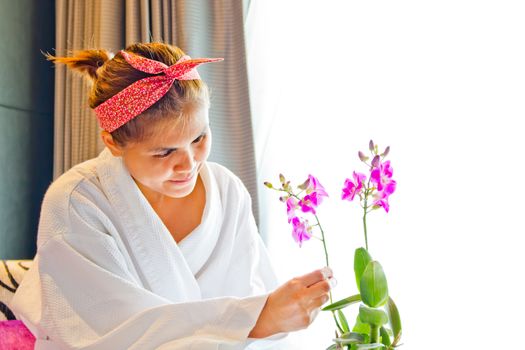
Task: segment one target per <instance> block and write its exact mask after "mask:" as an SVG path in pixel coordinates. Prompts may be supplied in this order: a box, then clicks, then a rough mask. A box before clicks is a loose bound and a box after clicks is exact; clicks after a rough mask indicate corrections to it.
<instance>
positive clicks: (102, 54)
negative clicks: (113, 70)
mask: <svg viewBox="0 0 525 350" xmlns="http://www.w3.org/2000/svg"><path fill="white" fill-rule="evenodd" d="M110 55H111V54H110V53H109V52H108V51H106V50H80V51H74V52H73V53H72V55H71V56H68V57H57V56H53V55H51V54H49V53H45V54H44V56H46V58H47V59H48V60H49V61H52V62H54V63H62V64H65V65H67V66H68V67H69V68H70V69H72V70H74V71H77V72H79V73H82V74H85V75H88V76H89V77H90V78H91V79H93V80H95V79H97V69H99V68H100V67H102V66H103V65H104V63H106V62H107V61H109V60H110V59H111V57H110Z"/></svg>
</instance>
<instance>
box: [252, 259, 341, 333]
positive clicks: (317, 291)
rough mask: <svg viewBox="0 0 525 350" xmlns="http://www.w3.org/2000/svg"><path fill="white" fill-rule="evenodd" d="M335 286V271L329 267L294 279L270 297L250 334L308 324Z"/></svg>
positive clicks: (283, 329) (284, 329)
mask: <svg viewBox="0 0 525 350" xmlns="http://www.w3.org/2000/svg"><path fill="white" fill-rule="evenodd" d="M334 286H335V279H333V278H332V270H331V269H330V268H327V267H325V268H323V269H320V270H315V271H313V272H310V273H309V274H306V275H304V276H301V277H296V278H293V279H291V280H290V281H288V282H286V283H285V284H284V285H282V286H281V287H279V288H277V289H276V290H275V291H274V292H273V293H271V294H270V295H269V296H268V300H267V301H266V305H265V306H264V308H263V309H262V311H261V314H260V315H259V319H258V320H257V323H256V324H255V327H253V329H252V331H251V332H250V334H249V337H250V338H266V337H269V336H271V335H274V334H277V333H281V332H291V331H296V330H299V329H303V328H306V327H308V326H309V325H310V324H311V323H312V322H313V320H314V319H315V317H316V316H317V314H318V313H319V310H320V308H321V305H323V304H324V303H326V302H327V301H328V300H329V292H330V290H331V289H332V288H333V287H334Z"/></svg>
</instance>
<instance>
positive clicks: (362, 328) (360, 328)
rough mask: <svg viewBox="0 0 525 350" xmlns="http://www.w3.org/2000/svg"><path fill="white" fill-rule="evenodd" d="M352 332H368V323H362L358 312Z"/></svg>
mask: <svg viewBox="0 0 525 350" xmlns="http://www.w3.org/2000/svg"><path fill="white" fill-rule="evenodd" d="M352 332H355V333H362V334H367V335H368V334H370V325H369V324H368V323H364V322H363V321H361V318H360V317H359V314H358V315H357V318H356V320H355V325H354V328H352ZM367 341H368V340H367Z"/></svg>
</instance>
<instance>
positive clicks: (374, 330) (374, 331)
mask: <svg viewBox="0 0 525 350" xmlns="http://www.w3.org/2000/svg"><path fill="white" fill-rule="evenodd" d="M378 342H379V327H378V326H376V325H373V324H371V325H370V343H378Z"/></svg>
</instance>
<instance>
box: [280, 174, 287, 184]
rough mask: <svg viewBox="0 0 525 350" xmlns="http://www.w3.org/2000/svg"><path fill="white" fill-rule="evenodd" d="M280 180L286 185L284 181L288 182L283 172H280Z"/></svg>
mask: <svg viewBox="0 0 525 350" xmlns="http://www.w3.org/2000/svg"><path fill="white" fill-rule="evenodd" d="M279 181H281V183H282V184H283V185H284V183H285V182H286V179H285V178H284V175H283V174H279Z"/></svg>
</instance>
